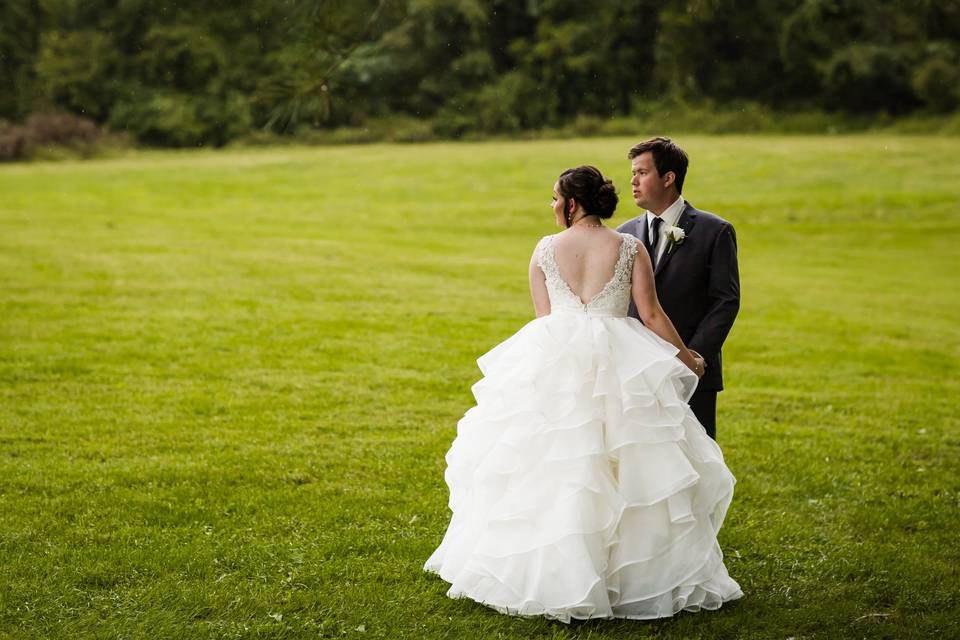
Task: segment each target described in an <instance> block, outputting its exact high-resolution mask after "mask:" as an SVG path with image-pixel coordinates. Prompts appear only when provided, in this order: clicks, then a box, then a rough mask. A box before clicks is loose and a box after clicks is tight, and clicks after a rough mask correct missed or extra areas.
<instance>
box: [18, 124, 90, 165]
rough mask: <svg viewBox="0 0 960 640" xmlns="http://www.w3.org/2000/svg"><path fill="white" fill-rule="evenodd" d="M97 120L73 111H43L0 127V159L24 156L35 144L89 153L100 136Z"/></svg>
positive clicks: (30, 151)
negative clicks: (21, 120) (24, 119)
mask: <svg viewBox="0 0 960 640" xmlns="http://www.w3.org/2000/svg"><path fill="white" fill-rule="evenodd" d="M100 136H101V132H100V129H99V127H97V125H96V123H94V122H93V121H92V120H90V119H88V118H83V117H81V116H78V115H74V114H72V113H42V114H34V115H32V116H30V117H29V118H28V119H27V121H26V122H25V123H23V124H19V125H9V124H8V125H5V126H3V127H0V161H11V160H25V159H27V158H30V157H31V156H32V155H33V152H34V150H35V149H36V148H38V147H64V148H67V149H70V150H72V151H78V152H80V153H81V154H82V155H90V153H91V152H92V151H93V149H94V148H95V146H96V144H97V142H98V141H99V140H100Z"/></svg>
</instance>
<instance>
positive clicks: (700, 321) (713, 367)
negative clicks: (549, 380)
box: [617, 201, 740, 439]
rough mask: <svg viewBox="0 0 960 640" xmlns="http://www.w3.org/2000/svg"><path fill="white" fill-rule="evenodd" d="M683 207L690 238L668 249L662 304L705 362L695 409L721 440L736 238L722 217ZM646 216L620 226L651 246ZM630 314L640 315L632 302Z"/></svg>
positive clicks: (660, 285)
mask: <svg viewBox="0 0 960 640" xmlns="http://www.w3.org/2000/svg"><path fill="white" fill-rule="evenodd" d="M683 205H684V207H683V211H682V212H681V213H680V217H679V219H678V220H677V226H678V227H680V228H682V229H683V230H684V231H685V232H686V238H685V239H684V240H683V242H682V243H680V244H677V245H676V246H674V247H673V248H672V250H670V251H669V252H667V251H664V252H663V255H662V256H661V257H660V260H659V262H658V263H657V266H656V269H655V271H654V274H655V276H654V277H655V280H656V284H657V297H658V298H659V299H660V305H661V306H662V307H663V310H664V311H665V312H666V314H667V316H668V317H669V318H670V321H671V322H673V324H674V326H675V327H676V328H677V333H679V334H680V338H681V339H682V340H683V342H684V343H685V344H686V345H687V347H689V348H690V349H693V350H694V351H697V352H699V353H700V355H702V356H703V358H704V360H706V363H707V369H706V372H705V373H704V375H703V377H702V378H700V384H699V385H698V386H697V390H696V392H695V393H694V394H693V397H692V398H691V399H690V408H691V409H693V412H694V414H695V415H696V416H697V419H698V420H699V421H700V422H701V424H703V426H704V427H705V428H706V430H707V433H708V434H709V435H710V437H711V438H714V439H716V406H717V392H718V391H720V390H722V389H723V368H722V363H721V359H720V348H721V347H722V346H723V341H724V340H725V339H726V337H727V334H728V333H729V332H730V328H731V327H732V326H733V321H734V319H736V317H737V311H739V309H740V274H739V271H738V268H737V236H736V233H735V232H734V230H733V226H732V225H731V224H730V223H729V222H727V221H726V220H724V219H723V218H720V217H718V216H715V215H713V214H712V213H707V212H706V211H700V210H698V209H696V208H694V206H693V205H691V204H690V203H689V202H687V201H684V203H683ZM645 218H646V214H644V215H641V216H639V217H637V218H634V219H633V220H629V221H627V222H625V223H624V224H622V225H621V226H620V227H619V228H618V229H617V230H618V231H621V232H623V233H629V234H631V235H633V236H635V237H637V238H639V239H640V241H641V242H643V243H644V245H645V246H647V247H649V246H650V244H649V242H648V239H647V231H648V225H647V224H646V220H645ZM629 314H630V316H631V317H634V318H637V319H639V315H638V314H637V308H636V306H635V305H634V304H633V302H631V303H630V311H629Z"/></svg>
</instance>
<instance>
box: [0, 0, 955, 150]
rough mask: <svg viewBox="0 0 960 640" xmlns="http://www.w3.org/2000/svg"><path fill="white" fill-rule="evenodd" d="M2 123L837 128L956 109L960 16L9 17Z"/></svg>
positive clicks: (410, 1) (373, 10)
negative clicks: (744, 122) (699, 104)
mask: <svg viewBox="0 0 960 640" xmlns="http://www.w3.org/2000/svg"><path fill="white" fill-rule="evenodd" d="M0 86H2V87H3V91H2V92H0V118H2V119H5V120H7V121H10V122H19V121H23V120H25V119H26V118H27V117H29V116H30V115H31V114H35V113H42V112H49V111H59V112H69V113H72V114H77V115H81V116H84V117H85V118H89V119H91V120H93V121H95V122H96V123H98V124H101V125H107V126H108V127H109V128H111V129H113V130H116V131H125V132H129V133H130V134H131V135H132V136H134V137H135V138H136V139H137V140H139V141H141V142H143V143H146V144H155V145H169V146H185V145H196V144H211V145H220V144H224V143H226V142H228V141H230V140H232V139H234V138H237V137H240V136H243V135H245V134H248V133H249V132H251V131H255V130H261V129H267V130H272V131H275V132H278V133H296V132H302V131H303V130H304V129H316V128H320V129H329V128H334V127H343V126H362V125H363V124H364V123H367V122H371V121H375V120H377V119H384V118H391V117H403V118H415V119H422V120H428V121H430V122H431V123H432V126H433V127H434V129H435V130H436V131H437V132H438V133H439V134H440V135H444V136H452V137H455V136H459V135H463V134H465V133H469V132H486V133H509V132H516V131H523V130H530V129H538V128H542V127H551V126H553V127H556V126H561V125H563V124H564V123H568V122H570V121H571V120H573V119H575V118H577V117H580V116H592V117H597V118H613V117H618V116H629V115H631V114H635V113H639V112H642V111H643V109H644V108H645V105H646V106H648V105H650V104H651V103H656V102H658V101H663V100H666V99H681V100H688V101H710V103H711V104H717V105H724V104H730V103H737V102H738V101H748V102H750V103H757V104H760V105H763V106H765V107H769V108H770V109H775V110H786V111H797V110H805V109H810V110H828V111H834V112H837V113H842V114H865V113H887V114H891V115H893V116H897V115H903V114H910V113H917V112H923V113H945V112H951V111H954V110H956V109H957V106H958V104H960V0H897V1H894V0H883V1H877V0H765V1H764V2H748V1H746V0H685V1H675V2H662V1H652V0H598V1H596V2H584V1H583V0H316V1H314V2H308V1H305V0H272V1H269V0H249V1H241V2H227V1H225V0H192V1H186V0H181V1H179V2H178V1H175V0H169V1H167V2H160V1H155V0H4V2H3V3H2V4H0Z"/></svg>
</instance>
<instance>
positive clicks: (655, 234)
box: [650, 216, 663, 266]
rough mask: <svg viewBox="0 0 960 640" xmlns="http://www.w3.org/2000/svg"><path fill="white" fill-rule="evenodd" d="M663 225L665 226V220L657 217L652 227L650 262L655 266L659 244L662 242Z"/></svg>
mask: <svg viewBox="0 0 960 640" xmlns="http://www.w3.org/2000/svg"><path fill="white" fill-rule="evenodd" d="M661 224H663V220H661V219H660V217H659V216H657V217H656V218H654V219H653V224H652V225H650V261H651V262H652V263H653V266H657V244H659V242H660V225H661Z"/></svg>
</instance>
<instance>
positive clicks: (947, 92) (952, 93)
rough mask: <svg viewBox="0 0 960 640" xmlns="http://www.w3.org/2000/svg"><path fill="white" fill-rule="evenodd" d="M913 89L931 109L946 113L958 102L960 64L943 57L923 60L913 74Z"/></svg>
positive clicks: (959, 95)
mask: <svg viewBox="0 0 960 640" xmlns="http://www.w3.org/2000/svg"><path fill="white" fill-rule="evenodd" d="M912 84H913V90H914V92H915V93H916V94H917V97H919V98H920V99H921V100H923V102H924V103H925V104H926V105H927V106H928V107H930V108H931V109H932V110H934V111H937V112H940V113H946V112H948V111H952V110H953V109H955V108H956V107H957V104H958V103H960V66H957V65H956V64H953V63H951V62H948V61H947V60H944V59H943V58H933V59H930V60H927V61H926V62H924V63H923V64H922V65H920V67H919V68H918V69H917V70H916V71H915V72H914V74H913V83H912Z"/></svg>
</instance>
